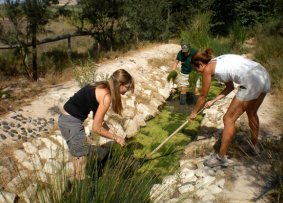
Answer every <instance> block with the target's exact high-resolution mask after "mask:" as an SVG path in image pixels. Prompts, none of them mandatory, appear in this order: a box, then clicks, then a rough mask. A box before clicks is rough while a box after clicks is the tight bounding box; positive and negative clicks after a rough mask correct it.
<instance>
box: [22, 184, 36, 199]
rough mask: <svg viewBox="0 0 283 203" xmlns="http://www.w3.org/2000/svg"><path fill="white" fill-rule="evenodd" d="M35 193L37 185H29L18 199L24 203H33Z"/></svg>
mask: <svg viewBox="0 0 283 203" xmlns="http://www.w3.org/2000/svg"><path fill="white" fill-rule="evenodd" d="M36 191H37V184H35V183H34V184H31V185H30V186H28V188H27V189H26V190H25V191H23V192H22V193H20V194H19V197H20V198H21V199H24V200H25V202H26V203H32V202H34V201H33V200H34V198H35V195H36Z"/></svg>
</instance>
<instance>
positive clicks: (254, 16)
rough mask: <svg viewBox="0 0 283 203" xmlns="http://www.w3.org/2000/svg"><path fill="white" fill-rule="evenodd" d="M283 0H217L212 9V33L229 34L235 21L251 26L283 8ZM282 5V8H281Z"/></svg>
mask: <svg viewBox="0 0 283 203" xmlns="http://www.w3.org/2000/svg"><path fill="white" fill-rule="evenodd" d="M280 1H281V2H282V0H277V1H272V0H260V1H258V0H247V1H242V0H228V1H227V0H225V1H224V0H215V1H214V3H213V5H212V7H211V11H212V13H213V15H212V20H211V24H212V33H213V34H215V35H218V34H220V35H227V34H229V30H230V28H231V27H232V26H234V23H236V22H237V23H240V25H241V26H245V27H250V26H252V25H254V24H256V23H258V22H264V21H265V20H266V19H267V18H269V17H272V16H274V11H278V10H282V3H281V6H280V3H277V2H280ZM280 7H281V8H280ZM281 15H282V14H281Z"/></svg>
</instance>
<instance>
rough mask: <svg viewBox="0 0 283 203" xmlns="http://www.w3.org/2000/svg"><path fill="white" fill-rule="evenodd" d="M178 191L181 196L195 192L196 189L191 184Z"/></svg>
mask: <svg viewBox="0 0 283 203" xmlns="http://www.w3.org/2000/svg"><path fill="white" fill-rule="evenodd" d="M178 190H179V192H180V193H181V194H184V193H187V192H193V191H194V190H195V187H194V186H193V185H191V184H187V185H183V186H181V187H179V188H178Z"/></svg>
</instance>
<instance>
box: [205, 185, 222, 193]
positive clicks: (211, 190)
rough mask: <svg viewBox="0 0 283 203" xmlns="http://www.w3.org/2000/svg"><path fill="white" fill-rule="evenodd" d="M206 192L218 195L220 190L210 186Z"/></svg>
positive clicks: (215, 186)
mask: <svg viewBox="0 0 283 203" xmlns="http://www.w3.org/2000/svg"><path fill="white" fill-rule="evenodd" d="M208 190H209V192H210V193H212V194H218V193H220V192H222V189H221V188H220V187H218V186H217V185H210V186H209V187H208Z"/></svg>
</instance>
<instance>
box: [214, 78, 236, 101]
mask: <svg viewBox="0 0 283 203" xmlns="http://www.w3.org/2000/svg"><path fill="white" fill-rule="evenodd" d="M225 86H226V87H225V89H224V90H222V91H221V92H220V93H219V95H218V96H216V97H215V98H214V99H213V100H211V101H210V102H211V105H212V104H213V103H215V102H216V101H218V100H220V99H223V98H224V97H226V96H227V95H228V94H229V93H230V92H232V91H233V90H234V89H235V88H234V84H233V82H232V81H230V82H226V83H225ZM211 105H210V106H211Z"/></svg>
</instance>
